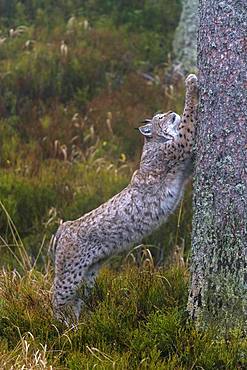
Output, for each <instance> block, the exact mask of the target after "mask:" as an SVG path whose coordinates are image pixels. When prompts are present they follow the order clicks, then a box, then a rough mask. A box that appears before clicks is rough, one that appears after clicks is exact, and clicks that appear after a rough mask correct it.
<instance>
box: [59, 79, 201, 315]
mask: <svg viewBox="0 0 247 370" xmlns="http://www.w3.org/2000/svg"><path fill="white" fill-rule="evenodd" d="M185 86H186V97H185V107H184V112H183V115H182V117H180V116H179V115H178V114H177V113H174V112H171V111H170V112H167V113H162V114H156V115H155V116H154V117H153V118H152V119H148V120H145V121H144V122H143V123H144V124H143V125H142V126H141V127H139V130H140V132H141V134H142V135H144V146H143V151H142V156H141V161H140V166H139V169H138V170H136V171H135V172H134V174H133V176H132V178H131V181H130V184H129V185H128V186H127V187H126V188H125V189H123V190H122V191H121V192H120V193H119V194H117V195H115V196H114V197H113V198H111V199H110V200H108V201H107V202H106V203H104V204H102V205H101V206H99V207H98V208H96V209H94V210H92V211H91V212H89V213H87V214H85V215H83V216H82V217H80V218H79V219H77V220H74V221H67V222H65V223H63V224H62V225H61V226H60V227H59V229H58V231H57V233H56V236H55V240H56V251H55V280H54V287H53V307H54V313H55V316H56V317H57V318H58V319H60V320H63V321H66V320H67V319H68V315H69V314H70V315H71V313H72V315H73V318H74V319H76V320H78V319H79V315H80V311H81V304H82V302H83V299H82V297H81V294H79V293H80V292H81V290H82V287H84V288H85V291H86V290H88V289H90V288H92V287H93V285H94V280H95V277H96V275H97V272H98V270H99V269H100V267H101V265H102V263H103V262H104V261H105V260H106V259H107V258H109V257H110V256H112V255H114V254H117V253H119V252H122V251H124V250H127V249H128V248H130V246H131V245H132V244H133V243H136V242H139V241H140V240H141V239H142V238H143V237H145V236H146V235H148V234H150V233H151V232H152V231H153V230H155V229H156V228H158V227H159V226H160V225H161V224H162V223H164V222H165V221H166V219H167V217H168V216H169V215H170V214H171V213H172V212H173V211H174V210H175V208H176V207H177V205H178V203H179V201H180V199H181V197H182V194H183V190H184V187H185V183H186V180H187V179H188V177H189V176H190V173H191V167H192V164H191V162H192V159H191V157H192V146H193V140H194V124H195V120H196V106H197V77H196V76H195V75H189V76H188V77H187V79H186V81H185Z"/></svg>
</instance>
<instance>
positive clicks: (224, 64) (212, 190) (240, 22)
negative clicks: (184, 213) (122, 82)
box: [188, 0, 247, 331]
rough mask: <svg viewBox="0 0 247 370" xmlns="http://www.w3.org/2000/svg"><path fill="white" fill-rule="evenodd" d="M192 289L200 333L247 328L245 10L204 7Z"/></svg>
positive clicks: (234, 3) (235, 0)
mask: <svg viewBox="0 0 247 370" xmlns="http://www.w3.org/2000/svg"><path fill="white" fill-rule="evenodd" d="M199 17H200V25H199V35H198V49H199V50H198V68H199V84H200V99H199V111H198V122H199V123H198V128H197V135H196V153H197V156H196V163H195V181H194V216H193V232H192V265H191V273H192V278H191V287H190V295H189V302H188V309H189V312H190V315H191V317H192V318H194V319H196V321H197V323H198V325H199V326H202V327H206V326H208V325H212V324H214V323H215V324H217V325H219V328H220V329H221V330H222V331H225V330H228V329H229V328H231V327H236V326H240V327H242V328H243V327H244V328H245V329H246V328H247V155H246V153H247V126H246V117H247V101H246V100H247V98H246V96H247V92H246V91H247V90H246V88H247V80H246V76H247V74H246V61H247V39H246V31H247V5H246V1H240V0H227V1H218V0H200V1H199Z"/></svg>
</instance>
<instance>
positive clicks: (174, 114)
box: [172, 113, 177, 123]
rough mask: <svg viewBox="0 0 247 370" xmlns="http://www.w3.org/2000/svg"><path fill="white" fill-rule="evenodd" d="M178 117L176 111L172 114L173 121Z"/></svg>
mask: <svg viewBox="0 0 247 370" xmlns="http://www.w3.org/2000/svg"><path fill="white" fill-rule="evenodd" d="M176 117H177V115H176V113H173V114H172V123H174V122H175V121H176Z"/></svg>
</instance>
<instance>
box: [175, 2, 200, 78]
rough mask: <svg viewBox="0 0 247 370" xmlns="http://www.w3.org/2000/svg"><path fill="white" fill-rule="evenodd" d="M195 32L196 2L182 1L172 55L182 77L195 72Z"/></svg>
mask: <svg viewBox="0 0 247 370" xmlns="http://www.w3.org/2000/svg"><path fill="white" fill-rule="evenodd" d="M197 30H198V0H183V9H182V13H181V16H180V21H179V24H178V27H177V29H176V33H175V37H174V41H173V53H174V56H175V65H176V66H177V69H178V70H179V72H180V73H181V74H184V75H186V74H188V73H191V72H195V70H196V58H197V41H196V40H197ZM175 70H176V67H175Z"/></svg>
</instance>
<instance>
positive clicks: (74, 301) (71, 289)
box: [53, 277, 81, 325]
mask: <svg viewBox="0 0 247 370" xmlns="http://www.w3.org/2000/svg"><path fill="white" fill-rule="evenodd" d="M68 279H69V283H68V280H67V279H66V280H65V279H64V280H63V279H60V278H56V279H55V282H54V286H53V311H54V316H55V318H56V319H57V320H59V321H62V322H64V323H66V324H67V325H69V323H71V322H77V321H78V319H79V315H80V308H81V298H80V297H79V294H78V292H79V288H80V284H76V283H75V282H74V281H72V279H70V277H69V278H68Z"/></svg>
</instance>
